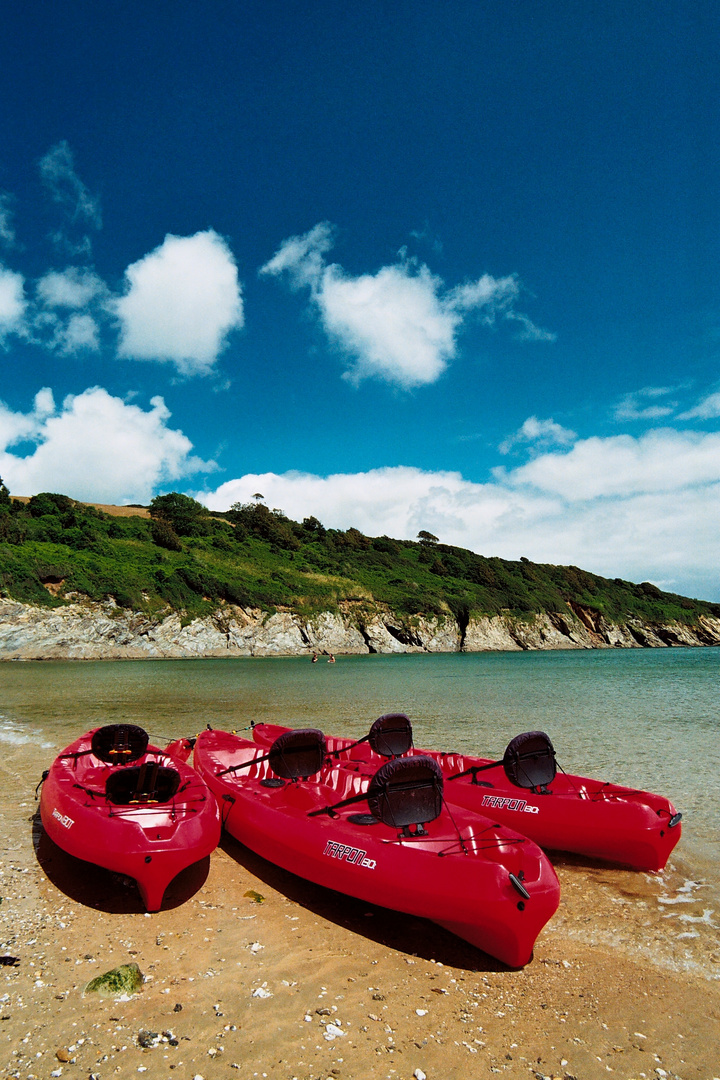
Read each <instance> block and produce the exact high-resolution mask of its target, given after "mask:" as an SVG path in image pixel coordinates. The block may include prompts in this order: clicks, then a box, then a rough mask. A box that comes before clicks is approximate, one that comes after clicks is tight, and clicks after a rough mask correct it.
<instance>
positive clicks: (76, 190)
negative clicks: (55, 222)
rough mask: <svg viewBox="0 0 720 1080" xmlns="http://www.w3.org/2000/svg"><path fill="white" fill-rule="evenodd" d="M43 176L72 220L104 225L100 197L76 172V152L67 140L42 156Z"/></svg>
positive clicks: (99, 225)
mask: <svg viewBox="0 0 720 1080" xmlns="http://www.w3.org/2000/svg"><path fill="white" fill-rule="evenodd" d="M40 176H41V178H42V181H43V183H44V185H45V188H46V190H47V191H48V193H49V195H50V198H51V199H52V201H53V202H55V203H58V204H59V205H60V206H61V207H62V208H63V210H64V211H65V212H66V214H67V216H68V218H69V219H70V221H71V222H73V223H81V224H86V225H91V226H92V227H93V228H95V229H99V228H101V227H102V214H101V212H100V200H99V199H98V198H97V196H95V195H92V194H91V192H90V191H89V190H88V188H87V187H86V186H85V184H84V183H83V182H82V180H81V179H80V177H79V176H78V175H77V173H76V172H75V161H74V158H73V153H72V150H71V149H70V147H69V146H68V144H67V142H65V140H62V142H59V143H57V144H56V145H55V146H53V147H52V148H51V149H50V150H48V152H47V154H45V156H44V157H43V158H42V159H41V161H40Z"/></svg>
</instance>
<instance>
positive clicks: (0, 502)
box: [0, 476, 10, 506]
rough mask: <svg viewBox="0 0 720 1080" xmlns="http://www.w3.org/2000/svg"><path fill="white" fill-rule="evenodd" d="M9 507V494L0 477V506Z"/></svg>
mask: <svg viewBox="0 0 720 1080" xmlns="http://www.w3.org/2000/svg"><path fill="white" fill-rule="evenodd" d="M9 505H10V492H9V491H8V489H7V488H6V487H5V484H4V483H3V478H2V476H0V506H9Z"/></svg>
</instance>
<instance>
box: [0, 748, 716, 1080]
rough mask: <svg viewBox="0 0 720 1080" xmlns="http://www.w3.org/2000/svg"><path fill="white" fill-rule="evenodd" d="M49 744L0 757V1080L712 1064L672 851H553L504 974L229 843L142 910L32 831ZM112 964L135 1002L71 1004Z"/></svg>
mask: <svg viewBox="0 0 720 1080" xmlns="http://www.w3.org/2000/svg"><path fill="white" fill-rule="evenodd" d="M48 753H49V751H47V750H45V751H41V750H39V749H38V748H36V747H32V746H28V745H25V746H21V747H17V748H13V749H11V751H10V753H8V754H6V756H5V759H4V762H3V775H2V780H3V782H2V784H0V788H2V791H1V794H0V811H1V812H2V818H3V822H4V826H5V827H4V830H3V835H4V840H3V851H2V865H1V866H0V870H1V871H2V876H1V877H0V895H2V902H1V903H0V935H2V940H1V941H0V953H5V954H7V955H8V956H11V957H15V958H17V960H18V961H19V962H18V963H17V965H15V966H3V967H1V968H0V1032H1V1034H0V1076H3V1077H5V1076H7V1077H22V1078H23V1080H24V1078H28V1080H29V1078H31V1077H35V1078H37V1080H46V1078H48V1077H57V1076H62V1077H63V1078H65V1080H70V1078H72V1080H88V1078H89V1077H96V1078H100V1080H108V1078H109V1077H117V1076H119V1077H131V1076H132V1077H137V1076H143V1075H145V1076H146V1077H147V1080H155V1078H163V1080H169V1078H173V1080H193V1078H196V1080H197V1077H203V1078H204V1080H218V1078H223V1077H228V1078H232V1077H239V1078H241V1080H255V1078H256V1077H271V1078H278V1080H280V1078H282V1080H291V1078H293V1077H296V1078H297V1080H328V1078H333V1080H335V1078H337V1080H350V1078H353V1080H354V1078H363V1080H365V1078H367V1080H375V1078H378V1080H380V1078H388V1080H410V1078H412V1077H413V1076H415V1077H416V1078H419V1080H422V1078H423V1076H425V1077H427V1080H455V1078H458V1080H460V1078H465V1077H479V1078H484V1077H490V1076H491V1075H492V1074H496V1073H497V1074H500V1075H502V1076H504V1077H508V1078H511V1077H563V1078H570V1077H575V1078H577V1080H598V1078H600V1077H607V1076H608V1075H613V1076H616V1077H618V1078H623V1080H630V1078H641V1077H642V1078H652V1080H657V1078H661V1080H662V1078H664V1077H669V1078H682V1080H712V1078H713V1077H720V1049H719V1048H720V936H719V931H718V929H717V927H716V926H715V925H714V924H715V922H716V920H715V918H714V909H715V907H716V903H715V897H714V895H713V892H714V890H713V889H711V888H710V887H708V886H707V885H704V886H703V885H702V884H700V885H698V884H697V883H698V881H699V876H698V873H697V869H698V868H697V866H695V867H693V868H692V869H694V870H695V884H688V877H691V876H692V875H691V873H690V870H691V868H690V867H689V866H688V865H686V864H685V863H684V861H683V857H682V854H681V856H680V857H678V858H674V859H673V861H672V866H671V868H669V869H668V870H667V871H666V872H665V873H664V874H663V875H657V876H653V875H646V874H637V873H632V872H629V871H623V870H619V869H615V868H609V867H602V866H600V865H599V864H590V863H584V862H582V860H571V859H556V860H555V863H556V867H557V870H558V875H559V877H560V882H561V886H562V901H561V906H560V910H559V912H558V913H557V915H556V916H555V918H554V919H553V920H552V921H551V922H550V924H549V925H548V926H547V927H546V929H545V930H544V931H543V933H542V934H541V935H540V938H539V939H538V942H537V946H536V949H535V955H534V959H533V960H532V962H531V963H530V964H529V965H528V966H527V967H526V968H524V969H523V970H522V971H511V970H508V969H506V968H504V967H503V966H502V965H500V964H498V963H496V962H494V961H493V960H491V959H490V958H489V957H487V956H485V955H484V954H483V953H480V952H478V951H476V950H474V949H472V948H471V947H470V946H468V945H466V944H465V943H463V942H461V941H460V940H458V939H457V938H454V937H453V936H452V935H450V934H448V933H446V932H445V931H443V930H441V929H440V928H438V927H435V926H433V925H432V924H431V923H427V922H424V921H422V920H419V919H414V918H405V917H403V916H401V915H398V914H397V913H393V912H389V911H386V910H384V909H382V908H370V907H368V905H367V904H363V903H360V902H357V901H354V900H349V899H347V898H345V897H342V896H340V895H338V894H335V893H331V892H328V891H326V890H323V889H320V888H318V887H315V886H312V885H309V884H307V883H305V882H302V881H301V880H299V879H298V878H295V877H293V876H292V875H290V874H287V873H285V872H283V871H280V870H277V869H275V868H274V867H272V866H270V865H269V864H267V863H265V862H263V861H262V860H260V859H258V858H257V857H255V856H254V855H251V854H250V853H248V852H247V851H245V850H244V849H243V848H241V847H240V845H238V844H236V843H235V842H234V841H232V840H230V839H227V840H223V843H222V846H221V847H220V848H219V849H218V850H217V851H216V852H215V853H214V854H213V855H212V856H211V858H210V859H209V860H206V861H205V862H204V863H202V864H199V865H197V866H196V867H192V868H190V870H188V871H186V872H185V873H183V874H182V875H180V877H179V878H178V879H176V881H175V882H174V883H173V884H172V885H171V887H170V890H169V891H168V894H167V895H166V901H165V906H164V908H163V910H162V911H161V912H159V913H157V914H153V915H146V914H145V913H144V911H143V908H142V906H141V904H140V901H139V896H138V893H137V891H136V888H135V886H134V884H133V883H132V882H129V881H127V880H126V879H122V878H120V877H118V876H117V875H113V874H110V873H108V872H106V871H102V870H98V869H97V868H94V867H92V866H90V865H89V864H87V863H81V862H78V861H77V860H75V859H72V858H70V857H69V856H67V855H65V854H64V853H63V852H60V851H59V850H58V849H57V848H56V847H54V845H52V844H51V842H50V841H49V840H48V839H47V837H45V836H44V834H43V833H42V829H41V828H40V826H39V823H38V818H37V812H36V811H37V803H36V802H35V799H34V788H35V784H36V783H37V781H38V780H39V778H40V774H41V771H42V769H43V768H45V767H47V766H48V765H49V763H50V762H49V760H48V758H47V755H48ZM681 845H682V841H681ZM252 894H256V895H252ZM257 897H262V900H258V898H257ZM708 912H710V914H708ZM717 921H720V919H719V920H717ZM129 961H134V962H136V963H137V964H138V965H139V967H140V969H141V971H142V973H143V975H144V977H145V982H144V984H143V987H142V990H141V991H140V992H139V993H138V994H137V995H135V996H134V997H132V998H130V1000H126V1001H120V1000H114V999H112V998H109V999H108V998H102V997H98V996H97V995H94V994H93V995H90V994H88V995H83V988H84V986H85V985H86V983H87V982H88V981H89V980H90V979H91V978H93V977H94V976H96V975H98V974H100V973H102V972H105V971H107V970H108V969H110V968H113V967H115V966H117V965H119V964H122V963H127V962H129ZM143 1042H145V1043H146V1044H150V1045H146V1046H143V1045H141V1044H142V1043H143Z"/></svg>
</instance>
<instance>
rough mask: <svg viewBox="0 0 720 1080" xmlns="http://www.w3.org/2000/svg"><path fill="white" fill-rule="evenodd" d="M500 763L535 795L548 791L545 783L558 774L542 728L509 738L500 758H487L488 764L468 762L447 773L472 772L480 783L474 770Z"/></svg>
mask: <svg viewBox="0 0 720 1080" xmlns="http://www.w3.org/2000/svg"><path fill="white" fill-rule="evenodd" d="M499 765H502V766H503V768H504V769H505V775H506V776H507V778H508V780H509V781H510V783H511V784H515V786H516V787H521V788H527V789H529V790H530V791H532V792H534V793H535V794H537V795H550V794H551V792H550V791H549V789H548V784H551V783H552V782H553V780H554V779H555V776H556V775H557V762H556V760H555V749H554V747H553V744H552V743H551V741H550V739H549V737H548V736H547V735H546V734H545V732H544V731H526V732H524V733H523V734H522V735H516V736H515V738H514V739H511V740H510V742H509V743H508V745H507V748H506V750H505V754H504V755H503V757H502V758H501V759H500V761H490V762H488V764H487V765H471V766H470V768H469V769H465V770H464V772H459V773H455V774H454V775H453V776H449V777H448V780H458V779H459V778H460V777H461V776H472V783H473V784H482V781H481V780H478V779H477V774H478V773H481V772H485V771H486V770H487V769H495V768H497V767H498V766H499Z"/></svg>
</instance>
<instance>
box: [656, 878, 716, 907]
mask: <svg viewBox="0 0 720 1080" xmlns="http://www.w3.org/2000/svg"><path fill="white" fill-rule="evenodd" d="M707 888H708V886H707V883H706V882H704V881H691V880H690V879H688V880H687V881H686V882H685V884H684V885H681V886H680V888H679V889H678V895H677V896H658V898H657V902H658V904H694V903H695V901H696V900H697V899H698V898H697V897H696V896H693V895H692V894H693V893H694V892H695V890H696V889H707Z"/></svg>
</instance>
